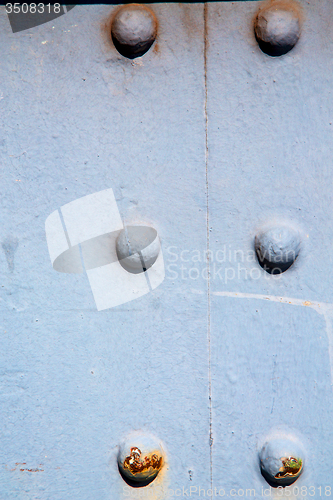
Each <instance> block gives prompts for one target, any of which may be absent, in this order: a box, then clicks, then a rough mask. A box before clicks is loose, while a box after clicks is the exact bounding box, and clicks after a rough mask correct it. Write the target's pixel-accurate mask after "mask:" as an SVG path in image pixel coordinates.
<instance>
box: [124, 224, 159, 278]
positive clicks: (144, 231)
mask: <svg viewBox="0 0 333 500" xmlns="http://www.w3.org/2000/svg"><path fill="white" fill-rule="evenodd" d="M160 250H161V244H160V239H159V237H158V234H157V231H156V230H155V229H154V228H152V227H149V226H143V225H135V226H134V225H133V226H127V227H125V228H124V229H123V230H122V231H121V232H120V233H119V236H118V238H117V241H116V251H117V257H118V259H119V262H120V264H121V265H122V267H123V268H124V269H126V271H128V272H130V273H133V274H138V273H142V272H144V271H146V270H147V269H149V268H150V267H151V266H152V265H153V264H154V262H155V261H156V259H157V257H158V255H159V253H160Z"/></svg>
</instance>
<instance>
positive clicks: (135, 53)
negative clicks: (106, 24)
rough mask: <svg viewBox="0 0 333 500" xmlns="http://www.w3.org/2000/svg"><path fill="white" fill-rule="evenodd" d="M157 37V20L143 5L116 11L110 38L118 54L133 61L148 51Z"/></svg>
mask: <svg viewBox="0 0 333 500" xmlns="http://www.w3.org/2000/svg"><path fill="white" fill-rule="evenodd" d="M156 35H157V19H156V16H155V14H154V13H153V11H152V10H151V9H149V8H148V7H145V6H144V5H138V4H129V5H124V6H123V7H121V8H120V9H118V10H117V11H116V13H115V15H114V17H113V20H112V24H111V36H112V40H113V43H114V45H115V47H116V49H117V50H118V52H119V53H120V54H121V55H123V56H125V57H128V58H129V59H134V58H135V57H140V56H142V55H143V54H145V53H146V52H147V50H149V48H150V47H151V45H152V44H153V43H154V40H155V38H156Z"/></svg>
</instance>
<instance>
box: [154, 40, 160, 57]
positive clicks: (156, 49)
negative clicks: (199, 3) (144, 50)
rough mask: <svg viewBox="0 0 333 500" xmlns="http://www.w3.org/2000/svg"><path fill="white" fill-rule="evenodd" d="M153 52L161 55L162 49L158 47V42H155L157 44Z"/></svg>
mask: <svg viewBox="0 0 333 500" xmlns="http://www.w3.org/2000/svg"><path fill="white" fill-rule="evenodd" d="M153 52H154V53H155V54H159V53H160V47H159V45H158V43H157V42H155V43H154V48H153Z"/></svg>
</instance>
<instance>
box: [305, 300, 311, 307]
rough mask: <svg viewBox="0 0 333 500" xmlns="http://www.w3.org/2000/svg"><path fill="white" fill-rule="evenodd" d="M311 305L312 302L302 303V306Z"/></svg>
mask: <svg viewBox="0 0 333 500" xmlns="http://www.w3.org/2000/svg"><path fill="white" fill-rule="evenodd" d="M311 305H312V302H310V301H309V300H306V301H305V302H303V306H311Z"/></svg>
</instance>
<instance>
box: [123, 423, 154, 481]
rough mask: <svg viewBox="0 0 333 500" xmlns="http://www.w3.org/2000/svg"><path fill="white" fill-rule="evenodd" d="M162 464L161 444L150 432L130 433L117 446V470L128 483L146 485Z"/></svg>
mask: <svg viewBox="0 0 333 500" xmlns="http://www.w3.org/2000/svg"><path fill="white" fill-rule="evenodd" d="M163 464H164V452H163V449H162V445H161V443H160V442H159V441H158V440H157V439H156V438H155V437H154V436H152V435H150V434H143V433H140V432H135V433H132V434H130V435H129V436H128V437H127V438H126V440H125V441H124V442H123V443H122V444H121V445H120V447H119V453H118V467H119V471H120V473H121V475H122V477H123V479H124V480H125V481H126V482H127V483H128V484H130V485H133V486H146V485H148V484H149V483H151V482H152V481H153V480H154V479H155V478H156V476H157V474H158V473H159V472H160V470H161V469H162V467H163Z"/></svg>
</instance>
